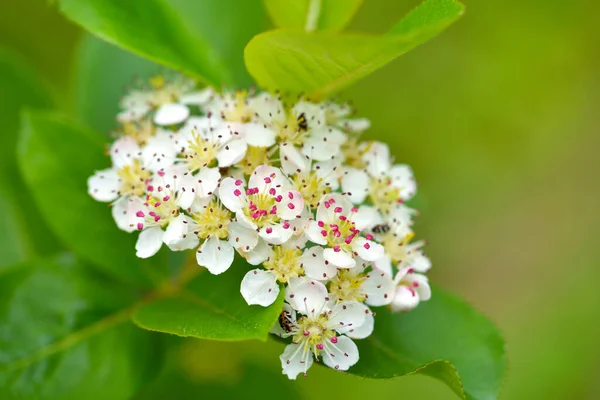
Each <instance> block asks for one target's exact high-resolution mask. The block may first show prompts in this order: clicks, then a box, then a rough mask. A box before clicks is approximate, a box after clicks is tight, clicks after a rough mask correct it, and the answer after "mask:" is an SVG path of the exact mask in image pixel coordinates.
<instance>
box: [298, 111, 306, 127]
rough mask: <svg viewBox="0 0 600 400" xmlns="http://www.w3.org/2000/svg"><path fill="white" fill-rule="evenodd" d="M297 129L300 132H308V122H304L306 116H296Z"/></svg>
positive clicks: (302, 114)
mask: <svg viewBox="0 0 600 400" xmlns="http://www.w3.org/2000/svg"><path fill="white" fill-rule="evenodd" d="M298 129H300V130H301V131H306V130H308V121H307V120H306V115H304V113H300V115H298Z"/></svg>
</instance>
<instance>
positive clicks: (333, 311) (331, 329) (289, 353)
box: [276, 281, 366, 379]
mask: <svg viewBox="0 0 600 400" xmlns="http://www.w3.org/2000/svg"><path fill="white" fill-rule="evenodd" d="M288 302H289V303H290V305H291V306H292V308H293V310H291V309H289V308H288V309H286V312H287V313H288V314H287V315H286V318H287V321H288V323H287V324H286V329H283V328H281V327H279V329H277V330H276V332H277V333H278V334H279V335H280V336H281V337H290V336H291V337H292V344H289V345H288V346H287V347H286V348H285V351H284V352H283V354H282V355H281V356H280V357H279V358H280V360H281V366H282V368H283V373H284V374H285V375H287V376H288V378H290V379H296V376H298V374H300V373H303V374H306V371H308V369H309V368H310V367H311V365H312V363H313V357H314V358H319V357H320V358H321V359H322V361H323V363H324V364H325V365H327V366H328V367H331V368H334V369H338V370H342V371H346V370H348V369H349V368H350V367H351V366H352V365H354V364H356V362H357V361H358V358H359V356H358V348H357V347H356V345H355V344H354V342H353V341H352V340H351V339H350V338H348V337H347V336H344V334H345V333H346V332H348V331H349V330H352V329H356V328H359V327H360V326H361V325H363V324H364V322H365V315H366V313H365V308H364V306H363V305H362V304H360V303H356V302H345V303H336V302H332V301H330V299H329V297H328V293H327V289H326V288H325V286H324V285H323V284H322V283H320V282H317V281H301V282H299V283H297V284H296V285H290V286H289V287H288ZM296 312H298V313H300V314H301V315H300V316H298V315H296Z"/></svg>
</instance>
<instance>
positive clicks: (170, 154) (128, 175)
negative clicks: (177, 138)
mask: <svg viewBox="0 0 600 400" xmlns="http://www.w3.org/2000/svg"><path fill="white" fill-rule="evenodd" d="M165 143H170V144H172V142H171V140H170V134H168V133H166V132H159V133H158V134H157V136H154V137H152V138H150V139H149V140H148V144H147V145H146V146H145V147H144V148H141V147H140V146H139V145H138V143H137V142H136V140H135V139H133V138H131V137H129V136H123V137H121V138H119V139H117V141H115V142H114V143H113V145H112V146H111V148H110V151H109V153H110V157H111V161H112V167H111V168H107V169H104V170H101V171H97V172H96V173H95V174H94V175H93V176H91V177H90V178H89V179H88V193H89V194H90V195H91V196H92V197H93V198H94V199H96V200H98V201H104V202H112V201H114V203H113V217H114V219H115V222H116V224H117V226H118V227H119V228H120V229H122V230H124V231H128V232H132V231H133V230H135V229H136V228H135V224H133V223H132V214H131V211H132V209H131V207H132V205H133V206H136V207H137V206H138V205H139V204H140V203H141V201H139V199H140V198H142V197H143V196H144V195H145V194H146V187H147V186H148V184H149V183H150V182H151V180H152V177H153V172H157V171H158V170H159V169H161V168H164V167H166V166H169V165H171V164H172V163H173V160H174V147H173V146H169V145H167V144H165ZM135 211H137V210H135Z"/></svg>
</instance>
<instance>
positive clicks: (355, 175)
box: [342, 168, 371, 204]
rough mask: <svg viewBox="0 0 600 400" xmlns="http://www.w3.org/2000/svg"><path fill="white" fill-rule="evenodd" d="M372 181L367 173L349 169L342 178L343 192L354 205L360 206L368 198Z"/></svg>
mask: <svg viewBox="0 0 600 400" xmlns="http://www.w3.org/2000/svg"><path fill="white" fill-rule="evenodd" d="M370 182H371V180H370V178H369V175H368V174H367V173H366V172H365V171H361V170H359V169H356V168H347V169H346V173H345V174H344V177H343V178H342V191H343V192H345V193H346V195H347V196H348V199H349V200H350V201H351V202H353V203H354V204H360V203H362V202H363V201H365V199H366V198H367V194H368V193H369V184H370Z"/></svg>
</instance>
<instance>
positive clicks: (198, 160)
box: [183, 132, 218, 172]
mask: <svg viewBox="0 0 600 400" xmlns="http://www.w3.org/2000/svg"><path fill="white" fill-rule="evenodd" d="M188 144H189V149H188V150H187V151H186V152H184V153H183V156H184V158H185V160H186V162H187V163H188V168H189V169H190V171H192V172H193V171H196V170H199V169H200V168H205V167H209V166H212V164H213V163H214V161H215V160H216V158H217V148H218V145H217V144H216V143H215V142H213V141H210V140H207V139H205V138H203V137H202V136H201V135H200V134H198V133H196V132H194V138H193V140H190V141H188Z"/></svg>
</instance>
